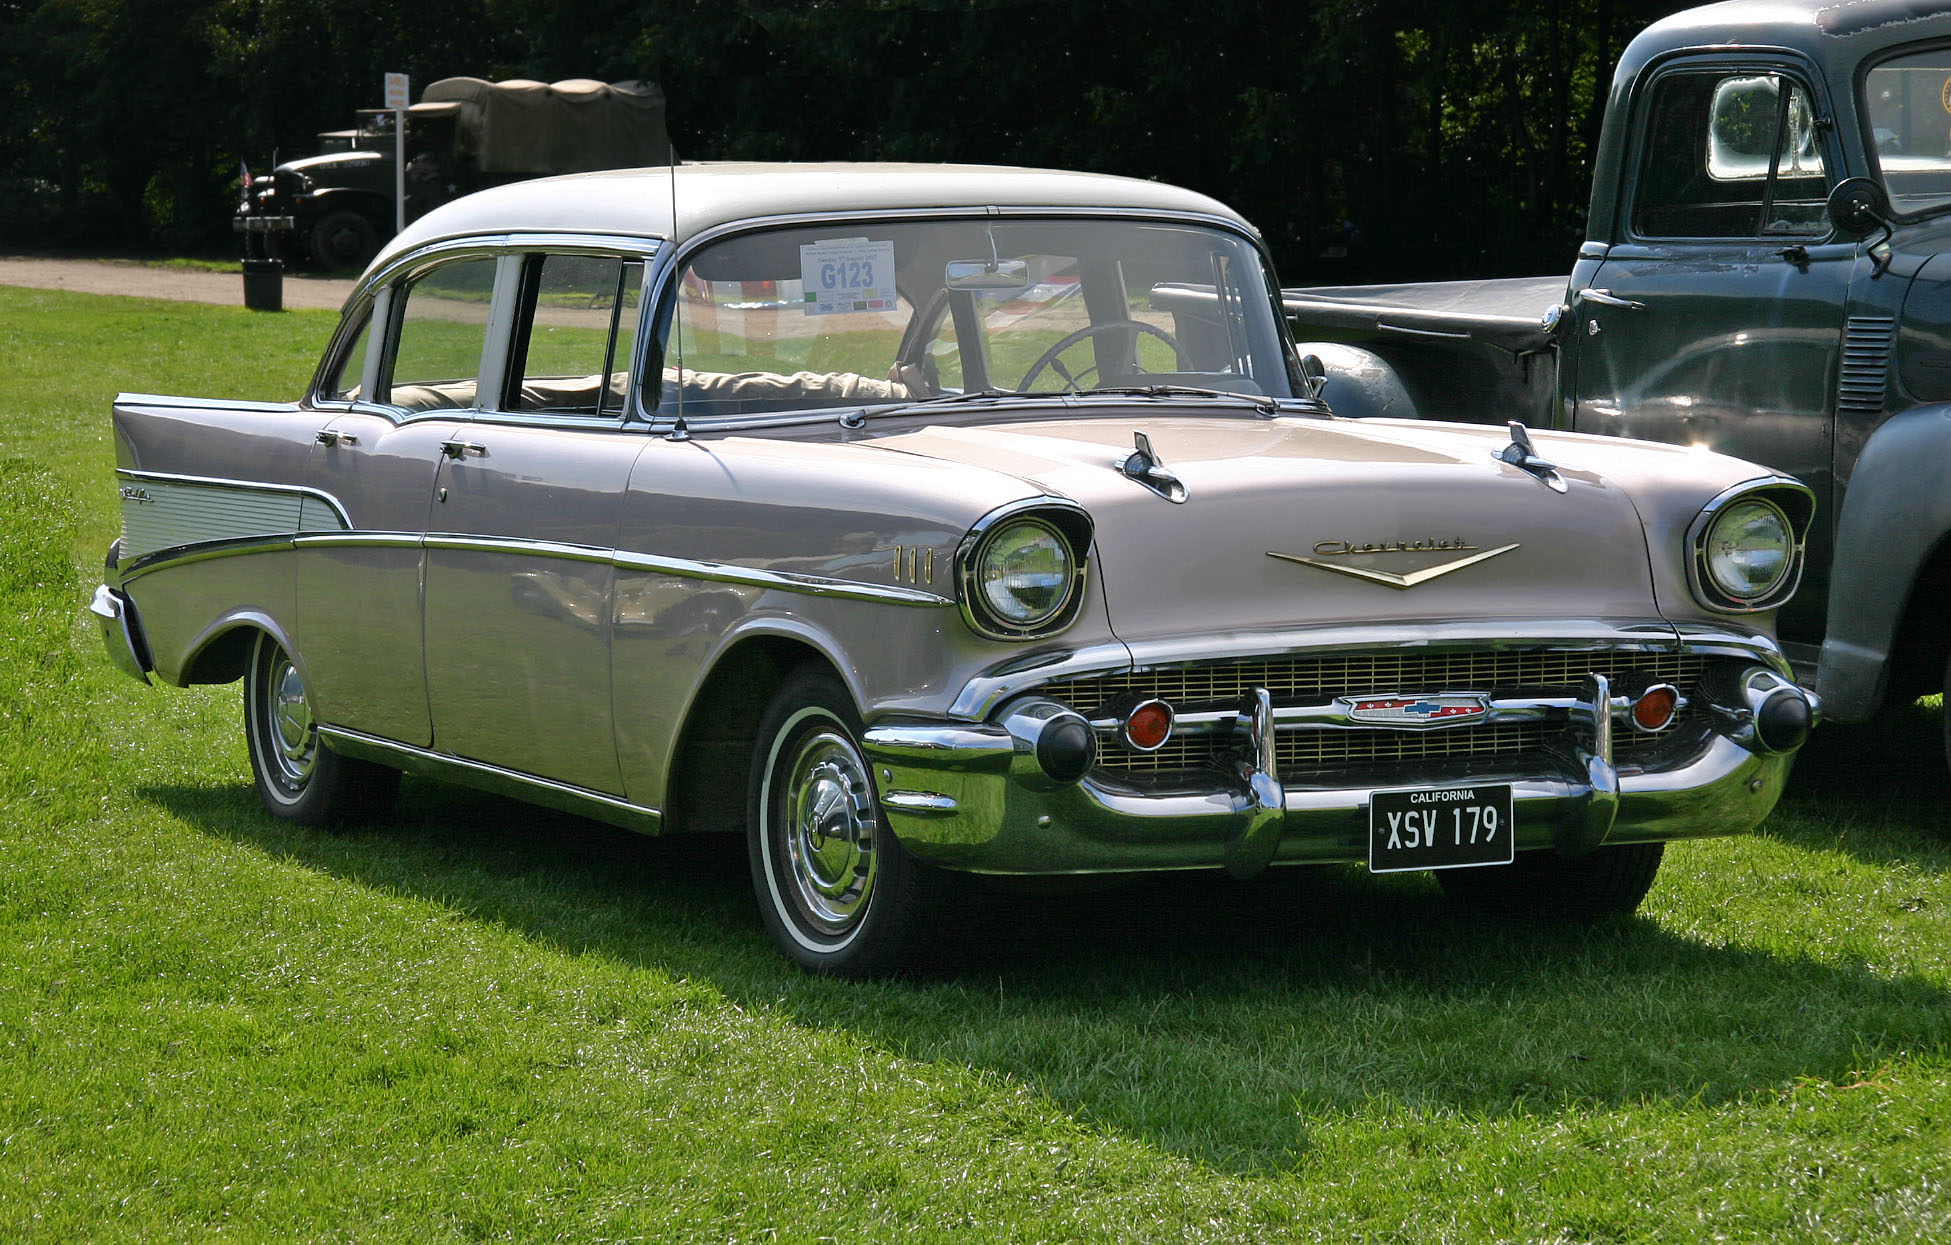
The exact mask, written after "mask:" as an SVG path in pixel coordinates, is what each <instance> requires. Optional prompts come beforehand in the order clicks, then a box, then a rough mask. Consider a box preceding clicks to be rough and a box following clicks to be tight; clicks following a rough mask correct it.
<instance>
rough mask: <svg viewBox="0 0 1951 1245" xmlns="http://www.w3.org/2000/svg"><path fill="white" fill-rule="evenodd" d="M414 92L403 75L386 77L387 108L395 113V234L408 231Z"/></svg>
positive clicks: (393, 74) (392, 74) (395, 74)
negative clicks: (408, 122)
mask: <svg viewBox="0 0 1951 1245" xmlns="http://www.w3.org/2000/svg"><path fill="white" fill-rule="evenodd" d="M412 97H413V90H412V87H411V86H410V85H409V84H408V83H407V76H406V75H405V74H403V73H389V74H387V75H386V107H387V108H388V109H390V110H391V111H392V113H393V232H394V233H400V232H402V231H403V230H405V229H406V110H407V105H408V104H409V103H411V102H412Z"/></svg>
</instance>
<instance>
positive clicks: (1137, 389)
mask: <svg viewBox="0 0 1951 1245" xmlns="http://www.w3.org/2000/svg"><path fill="white" fill-rule="evenodd" d="M1079 392H1080V393H1081V394H1086V395H1088V394H1093V393H1109V394H1119V395H1123V394H1131V395H1133V396H1135V397H1140V398H1231V399H1232V400H1233V401H1235V402H1244V403H1246V404H1247V405H1249V406H1251V407H1253V408H1254V409H1255V410H1257V411H1260V412H1262V413H1264V414H1267V415H1278V414H1280V402H1279V400H1277V399H1275V398H1271V397H1268V396H1267V395H1266V394H1261V393H1241V392H1239V391H1238V390H1237V389H1208V388H1205V387H1204V386H1201V385H1100V386H1098V387H1097V388H1095V389H1084V390H1080V391H1079Z"/></svg>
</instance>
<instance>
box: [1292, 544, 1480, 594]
mask: <svg viewBox="0 0 1951 1245" xmlns="http://www.w3.org/2000/svg"><path fill="white" fill-rule="evenodd" d="M1339 543H1340V542H1331V541H1323V542H1321V544H1318V545H1316V546H1315V547H1314V548H1315V550H1316V552H1320V551H1321V550H1322V549H1323V547H1324V546H1329V545H1337V544H1339ZM1418 543H1420V544H1423V545H1424V546H1425V547H1427V546H1430V545H1447V546H1448V547H1450V548H1459V549H1475V548H1476V546H1474V545H1464V544H1461V543H1460V542H1459V543H1458V544H1456V545H1449V542H1447V541H1423V542H1418ZM1515 548H1517V545H1515V544H1510V545H1500V546H1499V547H1498V548H1495V549H1485V550H1482V551H1479V552H1473V553H1471V554H1470V556H1468V557H1464V558H1457V559H1456V560H1454V561H1451V562H1442V563H1438V564H1437V565H1435V566H1425V567H1424V568H1423V569H1422V570H1420V571H1411V572H1409V573H1408V574H1407V575H1398V574H1396V573H1395V572H1393V571H1378V570H1374V569H1372V568H1370V567H1366V566H1349V565H1348V564H1347V563H1345V562H1332V561H1329V560H1327V559H1326V558H1307V557H1302V556H1301V555H1300V554H1298V553H1280V552H1277V551H1275V550H1272V549H1269V550H1267V556H1268V557H1270V558H1279V559H1280V560H1281V561H1282V562H1298V563H1300V564H1301V565H1302V566H1312V567H1315V568H1316V569H1318V570H1323V571H1333V572H1334V573H1335V574H1337V575H1348V576H1352V577H1353V578H1355V579H1365V580H1367V581H1368V582H1369V583H1372V584H1383V585H1386V586H1388V587H1390V588H1395V589H1398V590H1402V589H1408V588H1414V587H1415V586H1416V585H1418V584H1426V583H1428V582H1429V581H1430V580H1432V579H1440V578H1441V577H1443V576H1445V575H1448V574H1449V573H1450V572H1451V571H1460V570H1462V569H1463V568H1464V567H1466V566H1475V565H1476V564H1477V563H1479V562H1488V561H1490V560H1491V559H1492V558H1494V557H1496V556H1497V555H1498V554H1501V553H1509V552H1510V551H1511V550H1513V549H1515ZM1355 550H1356V547H1350V546H1341V547H1340V548H1337V549H1336V550H1335V553H1336V554H1337V555H1341V556H1345V554H1346V552H1354V551H1355ZM1360 551H1361V552H1370V551H1371V550H1369V549H1361V550H1360ZM1372 552H1375V553H1413V552H1417V550H1416V549H1414V548H1412V547H1407V546H1404V545H1402V544H1401V543H1400V542H1397V543H1396V545H1395V547H1393V548H1391V547H1388V546H1375V547H1374V548H1373V549H1372Z"/></svg>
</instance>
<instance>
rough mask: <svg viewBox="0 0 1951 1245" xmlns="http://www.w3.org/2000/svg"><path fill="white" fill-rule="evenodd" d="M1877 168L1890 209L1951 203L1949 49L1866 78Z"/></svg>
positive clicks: (1883, 67)
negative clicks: (1878, 168) (1887, 194)
mask: <svg viewBox="0 0 1951 1245" xmlns="http://www.w3.org/2000/svg"><path fill="white" fill-rule="evenodd" d="M1863 111H1864V114H1865V115H1866V116H1868V117H1869V119H1870V133H1871V137H1872V138H1873V139H1874V140H1875V143H1876V159H1877V164H1878V166H1879V167H1880V168H1881V170H1882V172H1883V184H1884V187H1885V188H1886V189H1887V190H1888V191H1889V192H1890V203H1891V206H1893V207H1894V208H1896V209H1897V210H1898V211H1899V212H1918V211H1925V210H1928V209H1930V208H1934V207H1938V206H1941V205H1944V204H1947V203H1951V48H1946V47H1937V48H1929V49H1926V50H1923V51H1916V52H1908V53H1905V54H1904V55H1901V56H1898V57H1896V58H1894V59H1892V60H1887V61H1884V62H1883V63H1882V64H1880V65H1878V66H1877V67H1876V68H1874V69H1872V70H1870V72H1869V73H1867V74H1865V75H1864V76H1863Z"/></svg>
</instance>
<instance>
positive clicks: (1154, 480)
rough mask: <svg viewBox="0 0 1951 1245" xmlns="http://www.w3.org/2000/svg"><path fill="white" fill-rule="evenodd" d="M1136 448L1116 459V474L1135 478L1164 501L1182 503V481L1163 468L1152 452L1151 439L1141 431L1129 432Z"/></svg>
mask: <svg viewBox="0 0 1951 1245" xmlns="http://www.w3.org/2000/svg"><path fill="white" fill-rule="evenodd" d="M1131 437H1132V442H1133V444H1134V446H1135V447H1136V448H1134V449H1133V450H1132V451H1131V453H1129V454H1127V455H1125V456H1124V457H1123V458H1121V459H1119V460H1118V474H1120V475H1122V476H1124V477H1125V478H1126V479H1130V480H1136V481H1138V483H1140V484H1142V485H1144V486H1145V487H1146V488H1148V489H1150V490H1152V492H1154V493H1157V494H1158V495H1159V496H1160V497H1163V498H1164V499H1165V500H1166V501H1169V502H1173V503H1175V504H1183V503H1184V502H1185V499H1186V497H1187V493H1186V486H1185V483H1184V481H1182V480H1180V479H1179V477H1177V476H1175V475H1173V474H1172V473H1171V472H1169V471H1167V470H1166V469H1165V466H1164V464H1163V463H1161V462H1159V461H1158V455H1157V454H1155V453H1153V452H1152V439H1151V438H1150V437H1148V436H1146V435H1145V434H1144V433H1142V432H1134V433H1132V434H1131Z"/></svg>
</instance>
